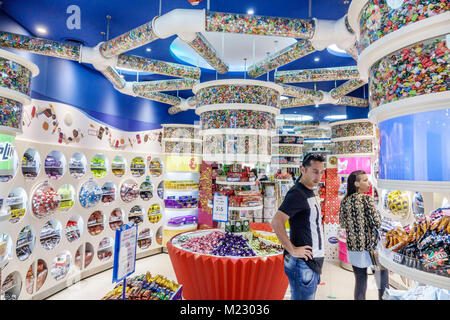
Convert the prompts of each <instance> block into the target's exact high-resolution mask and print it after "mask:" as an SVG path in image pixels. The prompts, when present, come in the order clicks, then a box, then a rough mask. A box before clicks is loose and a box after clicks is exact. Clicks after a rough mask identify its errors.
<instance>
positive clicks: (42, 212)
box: [31, 183, 60, 218]
mask: <svg viewBox="0 0 450 320" xmlns="http://www.w3.org/2000/svg"><path fill="white" fill-rule="evenodd" d="M59 203H60V197H59V194H58V193H57V192H56V191H55V190H54V189H53V188H52V187H51V186H49V185H48V184H47V183H43V184H42V185H41V186H40V187H39V188H37V189H36V191H35V193H34V194H33V198H32V200H31V208H32V211H33V214H34V215H35V216H36V217H38V218H43V217H47V216H50V215H52V214H54V213H55V212H56V210H57V209H58V207H59Z"/></svg>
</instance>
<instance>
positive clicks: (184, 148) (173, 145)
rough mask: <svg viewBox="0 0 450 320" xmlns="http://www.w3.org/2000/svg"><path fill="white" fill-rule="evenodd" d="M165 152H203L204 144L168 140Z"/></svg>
mask: <svg viewBox="0 0 450 320" xmlns="http://www.w3.org/2000/svg"><path fill="white" fill-rule="evenodd" d="M164 152H166V153H192V154H201V153H202V144H201V143H195V142H179V141H166V142H165V146H164Z"/></svg>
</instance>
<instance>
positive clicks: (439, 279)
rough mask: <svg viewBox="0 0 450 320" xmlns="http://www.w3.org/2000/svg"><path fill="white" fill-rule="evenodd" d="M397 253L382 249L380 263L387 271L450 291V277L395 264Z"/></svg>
mask: <svg viewBox="0 0 450 320" xmlns="http://www.w3.org/2000/svg"><path fill="white" fill-rule="evenodd" d="M394 254H395V253H394V252H391V251H389V250H387V249H384V248H382V250H381V251H380V254H379V259H380V263H381V264H382V265H383V266H384V267H386V268H387V269H389V270H391V271H393V272H395V273H398V274H400V275H402V276H405V277H406V278H409V279H412V280H415V281H417V282H419V283H422V284H428V285H431V286H434V287H438V288H442V289H446V290H450V277H444V276H440V275H437V274H432V273H429V272H425V271H421V270H417V269H414V268H410V267H407V266H405V265H402V264H399V263H396V262H394V259H395V255H394Z"/></svg>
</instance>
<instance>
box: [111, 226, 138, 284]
mask: <svg viewBox="0 0 450 320" xmlns="http://www.w3.org/2000/svg"><path fill="white" fill-rule="evenodd" d="M136 248H137V224H134V223H131V224H124V225H123V226H122V227H121V228H120V229H118V230H116V241H115V243H114V267H113V282H119V281H122V280H125V279H126V277H128V276H129V275H130V274H132V273H133V272H134V270H135V266H136Z"/></svg>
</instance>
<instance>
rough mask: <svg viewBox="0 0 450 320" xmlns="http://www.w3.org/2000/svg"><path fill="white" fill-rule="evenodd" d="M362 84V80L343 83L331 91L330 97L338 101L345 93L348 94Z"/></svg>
mask: <svg viewBox="0 0 450 320" xmlns="http://www.w3.org/2000/svg"><path fill="white" fill-rule="evenodd" d="M364 84H365V82H364V81H363V80H359V79H351V80H348V81H346V82H344V83H343V84H341V85H340V86H339V87H337V88H334V89H333V90H331V91H330V95H331V97H332V98H333V99H339V98H340V97H342V96H345V95H346V94H347V93H350V92H352V91H355V90H356V89H358V88H360V87H362V86H363V85H364Z"/></svg>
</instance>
